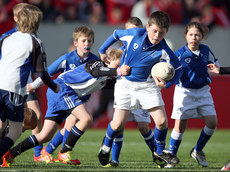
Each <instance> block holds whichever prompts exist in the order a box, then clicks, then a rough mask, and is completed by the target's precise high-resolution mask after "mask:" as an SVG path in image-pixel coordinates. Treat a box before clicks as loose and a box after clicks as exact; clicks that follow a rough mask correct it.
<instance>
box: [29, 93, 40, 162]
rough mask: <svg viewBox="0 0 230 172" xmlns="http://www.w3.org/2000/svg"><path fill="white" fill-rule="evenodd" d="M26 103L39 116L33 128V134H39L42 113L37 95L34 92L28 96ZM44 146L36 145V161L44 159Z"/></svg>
mask: <svg viewBox="0 0 230 172" xmlns="http://www.w3.org/2000/svg"><path fill="white" fill-rule="evenodd" d="M26 104H27V107H28V108H30V109H32V110H33V111H34V112H35V114H36V116H37V126H36V128H34V129H33V130H32V134H33V135H35V134H38V133H39V132H40V131H41V130H42V113H41V110H40V107H39V103H38V100H37V97H36V95H35V93H34V92H33V93H31V94H29V95H28V96H27V99H26ZM42 148H43V145H42V144H41V145H38V146H36V147H34V161H44V159H43V158H42V156H41V150H42Z"/></svg>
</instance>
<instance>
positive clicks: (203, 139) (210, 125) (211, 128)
mask: <svg viewBox="0 0 230 172" xmlns="http://www.w3.org/2000/svg"><path fill="white" fill-rule="evenodd" d="M204 121H205V127H204V128H203V129H202V131H201V133H200V137H199V139H198V141H197V143H196V146H195V148H193V149H192V150H191V153H190V156H191V157H192V158H194V159H195V160H196V161H197V162H198V163H199V164H200V165H202V166H204V167H207V166H208V162H207V161H206V158H205V154H204V152H203V151H202V150H203V148H204V147H205V145H206V143H207V142H208V141H209V139H210V138H211V137H212V135H213V134H214V132H215V130H216V126H217V117H216V115H209V116H204Z"/></svg>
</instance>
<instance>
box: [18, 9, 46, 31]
mask: <svg viewBox="0 0 230 172" xmlns="http://www.w3.org/2000/svg"><path fill="white" fill-rule="evenodd" d="M42 17H43V13H42V11H41V10H40V9H39V8H38V7H36V6H34V5H28V6H26V8H22V9H21V10H20V11H19V12H18V21H17V26H18V30H19V31H21V32H22V33H37V31H38V29H39V26H40V23H41V21H42Z"/></svg>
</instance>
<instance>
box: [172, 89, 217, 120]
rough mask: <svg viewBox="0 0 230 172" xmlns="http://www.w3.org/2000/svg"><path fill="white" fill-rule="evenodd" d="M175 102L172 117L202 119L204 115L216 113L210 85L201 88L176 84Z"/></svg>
mask: <svg viewBox="0 0 230 172" xmlns="http://www.w3.org/2000/svg"><path fill="white" fill-rule="evenodd" d="M173 104H174V106H173V112H172V116H171V118H172V119H190V118H196V119H200V118H203V117H204V116H209V115H216V110H215V107H214V102H213V99H212V95H211V93H210V87H209V86H208V85H207V86H204V87H202V88H200V89H191V88H183V87H180V86H176V87H175V91H174V97H173Z"/></svg>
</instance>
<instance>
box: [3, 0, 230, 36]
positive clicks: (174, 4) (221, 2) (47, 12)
mask: <svg viewBox="0 0 230 172" xmlns="http://www.w3.org/2000/svg"><path fill="white" fill-rule="evenodd" d="M20 2H27V3H30V4H33V5H36V6H38V7H39V8H40V9H41V10H42V11H43V14H44V18H43V22H49V23H50V22H53V23H57V24H61V23H63V22H68V21H80V22H85V23H88V24H101V23H105V24H108V25H121V26H123V25H124V23H125V22H126V20H127V19H128V18H129V17H130V16H136V17H139V18H140V19H141V20H142V21H143V24H144V25H146V24H147V19H148V18H149V15H150V14H151V13H152V12H154V11H156V10H161V11H164V12H167V13H168V14H169V16H170V18H171V23H172V24H174V25H176V24H187V23H189V22H190V21H191V20H195V21H199V22H201V23H202V24H205V25H207V26H208V27H209V28H210V29H211V28H212V27H213V26H221V27H226V28H228V27H230V1H229V0H0V34H2V33H4V32H6V31H8V30H10V29H11V28H13V27H14V25H15V24H14V21H13V17H12V15H13V14H12V8H13V7H14V5H15V4H17V3H20Z"/></svg>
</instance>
